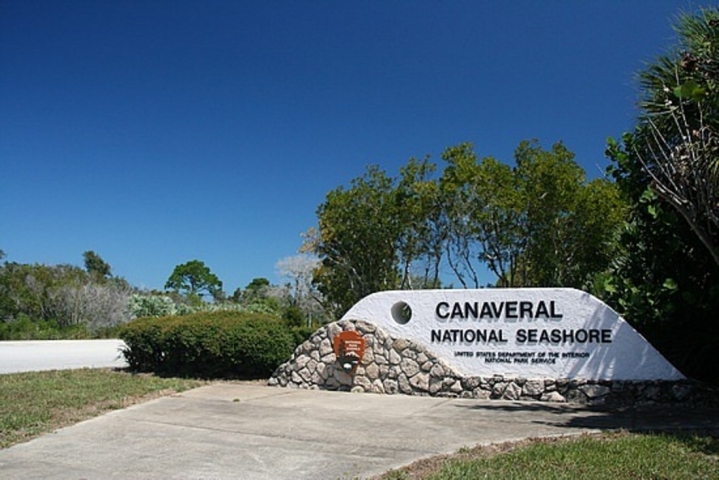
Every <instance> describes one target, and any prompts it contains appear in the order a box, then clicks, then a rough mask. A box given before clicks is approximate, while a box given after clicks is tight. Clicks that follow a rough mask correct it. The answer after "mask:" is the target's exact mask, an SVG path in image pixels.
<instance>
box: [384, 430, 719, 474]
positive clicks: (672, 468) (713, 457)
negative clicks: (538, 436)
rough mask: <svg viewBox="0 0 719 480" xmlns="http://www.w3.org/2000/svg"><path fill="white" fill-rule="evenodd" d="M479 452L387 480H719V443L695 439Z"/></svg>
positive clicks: (615, 437)
mask: <svg viewBox="0 0 719 480" xmlns="http://www.w3.org/2000/svg"><path fill="white" fill-rule="evenodd" d="M497 450H500V451H501V450H502V448H501V447H500V448H498V447H496V446H494V447H478V448H476V449H472V450H471V451H464V452H462V453H458V454H456V455H452V456H450V457H447V458H442V459H436V460H434V461H432V460H429V461H424V462H418V464H414V465H411V466H409V467H407V468H405V469H401V470H396V471H392V472H389V473H387V474H386V475H384V476H383V477H382V478H384V479H385V480H405V479H418V478H422V479H427V480H430V479H431V480H449V479H535V478H546V479H573V480H576V479H581V480H589V479H605V478H607V479H608V478H611V479H656V480H659V479H718V478H719V438H717V437H712V436H709V435H693V434H669V433H657V434H639V433H627V432H618V433H605V434H601V435H582V436H579V437H573V438H564V439H560V440H548V441H547V440H537V441H532V442H524V444H521V445H519V446H516V448H514V447H505V450H509V451H507V452H501V453H497Z"/></svg>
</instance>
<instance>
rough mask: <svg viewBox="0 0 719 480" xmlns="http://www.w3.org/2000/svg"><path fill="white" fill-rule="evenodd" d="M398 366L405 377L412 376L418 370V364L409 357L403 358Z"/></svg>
mask: <svg viewBox="0 0 719 480" xmlns="http://www.w3.org/2000/svg"><path fill="white" fill-rule="evenodd" d="M399 366H400V368H401V369H402V372H404V374H405V375H407V377H412V376H414V375H416V374H417V373H418V372H419V365H417V362H415V361H414V360H412V359H411V358H403V359H402V362H400V364H399Z"/></svg>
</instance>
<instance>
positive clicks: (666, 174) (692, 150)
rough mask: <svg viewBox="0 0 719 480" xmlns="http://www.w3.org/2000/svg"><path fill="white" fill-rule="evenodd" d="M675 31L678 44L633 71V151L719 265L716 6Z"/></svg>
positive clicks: (687, 16) (718, 45) (658, 191)
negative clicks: (636, 97) (636, 98)
mask: <svg viewBox="0 0 719 480" xmlns="http://www.w3.org/2000/svg"><path fill="white" fill-rule="evenodd" d="M675 29H676V31H677V34H678V44H677V45H676V46H675V47H674V48H673V49H671V50H670V51H669V53H668V54H666V55H663V56H661V57H659V58H658V59H657V60H656V61H654V62H652V63H651V64H649V66H648V67H647V68H646V69H645V70H643V71H642V72H641V73H640V74H639V84H640V88H641V102H640V106H641V115H640V117H639V120H638V122H637V126H636V128H635V131H634V137H635V139H634V148H635V150H634V152H633V153H634V154H635V155H636V158H635V161H638V162H640V163H641V166H642V170H643V174H644V175H645V176H646V178H647V179H648V180H650V181H651V185H652V189H653V190H654V191H655V193H656V194H657V195H658V196H659V197H661V198H662V199H663V200H664V202H665V203H666V206H668V207H670V208H673V209H674V210H675V211H676V213H678V214H679V216H680V217H681V218H683V219H684V220H685V221H686V222H687V224H688V226H689V228H691V230H692V232H693V233H694V234H695V235H696V236H697V237H698V238H699V240H700V241H701V245H703V247H704V248H706V249H707V250H708V251H709V253H710V255H711V258H712V260H713V261H714V263H716V264H717V265H719V8H717V7H712V8H708V9H704V10H700V11H699V12H697V13H692V14H684V15H682V16H680V17H679V19H678V21H677V23H676V27H675ZM701 245H700V246H701Z"/></svg>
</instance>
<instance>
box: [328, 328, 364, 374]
mask: <svg viewBox="0 0 719 480" xmlns="http://www.w3.org/2000/svg"><path fill="white" fill-rule="evenodd" d="M333 347H334V352H335V357H337V362H338V363H339V365H340V368H341V369H342V371H343V372H345V373H354V372H355V370H357V366H358V365H359V362H360V360H362V357H363V356H364V350H365V339H364V338H362V335H360V334H359V333H357V332H355V331H353V330H348V331H344V332H340V333H339V334H337V335H335V339H334V345H333Z"/></svg>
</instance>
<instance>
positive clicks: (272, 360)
mask: <svg viewBox="0 0 719 480" xmlns="http://www.w3.org/2000/svg"><path fill="white" fill-rule="evenodd" d="M119 336H120V338H121V339H122V340H123V341H124V342H125V344H126V345H127V347H126V348H125V350H124V352H123V353H124V355H125V358H126V360H127V362H128V364H129V365H130V369H131V370H133V371H138V372H155V373H158V374H161V375H163V374H164V375H177V376H192V377H204V378H263V377H267V376H269V375H270V374H271V373H272V372H273V371H274V370H275V368H277V366H279V365H280V364H281V363H282V362H284V361H286V360H287V359H288V358H289V357H290V355H291V354H292V351H293V349H294V346H295V341H294V338H293V334H292V332H290V329H289V328H288V326H287V324H286V323H285V322H283V321H282V320H281V319H279V318H275V317H273V316H269V315H265V314H256V313H247V312H229V311H227V312H213V313H206V312H205V313H196V314H192V315H186V316H179V317H178V316H169V317H145V318H139V319H137V320H134V321H132V322H130V323H128V324H126V325H124V326H123V327H122V328H121V329H120V332H119Z"/></svg>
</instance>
